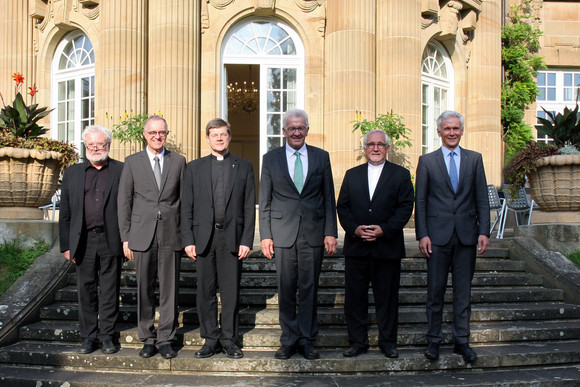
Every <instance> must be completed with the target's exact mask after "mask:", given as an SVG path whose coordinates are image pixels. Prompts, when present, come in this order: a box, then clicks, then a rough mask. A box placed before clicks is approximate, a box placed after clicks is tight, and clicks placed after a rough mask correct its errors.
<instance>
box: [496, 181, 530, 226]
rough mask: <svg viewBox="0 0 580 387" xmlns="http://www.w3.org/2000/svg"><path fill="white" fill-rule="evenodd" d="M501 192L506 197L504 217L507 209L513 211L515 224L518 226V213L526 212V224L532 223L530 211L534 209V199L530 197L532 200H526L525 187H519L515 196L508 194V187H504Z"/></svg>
mask: <svg viewBox="0 0 580 387" xmlns="http://www.w3.org/2000/svg"><path fill="white" fill-rule="evenodd" d="M503 192H504V194H505V197H506V211H505V215H504V218H505V217H507V214H508V213H509V211H512V212H513V213H514V218H515V219H516V225H517V226H519V225H520V221H519V217H518V215H519V214H525V213H527V214H528V222H527V223H528V226H529V225H530V224H532V213H533V211H534V205H535V202H534V199H532V201H531V202H530V201H529V200H528V195H527V194H526V189H525V188H520V190H519V191H518V194H517V196H515V197H514V196H512V195H511V194H510V190H509V188H508V187H505V189H503ZM504 223H505V219H504Z"/></svg>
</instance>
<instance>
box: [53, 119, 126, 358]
mask: <svg viewBox="0 0 580 387" xmlns="http://www.w3.org/2000/svg"><path fill="white" fill-rule="evenodd" d="M82 139H83V143H84V144H85V148H86V160H85V161H84V162H83V163H80V164H75V165H73V166H71V167H69V168H67V169H66V170H65V171H64V176H63V181H62V188H61V197H60V216H59V222H58V223H59V239H60V250H61V252H63V253H64V257H65V258H66V259H67V260H72V261H73V262H74V263H75V266H76V273H77V292H78V300H79V311H78V313H79V327H80V333H81V338H82V339H83V343H82V345H81V348H80V349H79V353H82V354H88V353H92V352H93V351H95V350H96V349H97V348H98V342H99V341H100V343H101V351H102V352H103V353H105V354H112V353H115V352H117V351H118V348H117V346H116V345H115V344H114V343H113V339H114V335H115V323H116V321H117V315H118V312H119V282H120V275H121V261H122V257H123V248H122V244H121V238H120V236H119V224H118V221H117V193H118V190H119V179H120V177H121V171H122V170H123V163H122V162H120V161H117V160H113V159H111V158H109V149H110V145H111V131H110V130H109V129H107V128H103V127H101V126H96V125H92V126H87V127H86V128H85V130H84V131H83V134H82ZM99 289H100V291H99Z"/></svg>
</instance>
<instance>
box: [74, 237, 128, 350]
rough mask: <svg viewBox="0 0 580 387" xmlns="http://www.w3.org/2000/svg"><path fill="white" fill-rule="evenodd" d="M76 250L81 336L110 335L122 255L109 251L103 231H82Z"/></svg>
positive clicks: (96, 336) (115, 310)
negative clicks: (77, 249)
mask: <svg viewBox="0 0 580 387" xmlns="http://www.w3.org/2000/svg"><path fill="white" fill-rule="evenodd" d="M79 250H80V251H79V252H81V254H77V255H78V257H80V259H79V258H76V259H75V261H76V273H77V290H78V300H79V326H80V333H81V337H82V338H83V339H93V340H95V339H97V338H98V339H100V340H103V339H107V338H109V339H110V338H112V337H113V335H114V334H115V323H116V322H117V316H118V314H119V287H120V275H121V257H120V256H118V255H113V253H111V250H110V249H109V247H108V244H107V238H106V235H105V233H104V232H101V233H93V232H88V233H87V232H86V231H84V232H83V236H82V237H81V246H80V249H79Z"/></svg>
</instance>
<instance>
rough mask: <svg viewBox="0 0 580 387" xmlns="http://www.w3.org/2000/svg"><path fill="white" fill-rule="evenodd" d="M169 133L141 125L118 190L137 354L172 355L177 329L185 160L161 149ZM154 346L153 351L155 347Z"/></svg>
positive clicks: (152, 121)
mask: <svg viewBox="0 0 580 387" xmlns="http://www.w3.org/2000/svg"><path fill="white" fill-rule="evenodd" d="M168 133H169V130H168V128H167V122H166V121H165V119H164V118H162V117H160V116H151V117H149V118H148V119H147V121H146V122H145V129H144V131H143V136H145V139H146V140H147V147H146V149H145V150H144V151H142V152H138V153H135V154H134V155H131V156H129V157H127V159H126V160H125V167H124V168H123V174H122V175H121V182H120V187H119V228H120V231H121V240H122V241H123V252H124V254H125V256H126V257H127V258H128V259H135V271H136V275H137V319H138V331H139V338H140V339H141V341H142V342H143V343H145V344H144V346H143V349H142V350H141V351H140V352H139V356H140V357H143V358H148V357H151V356H153V355H155V353H156V352H157V349H159V353H160V354H161V356H162V357H163V358H165V359H171V358H173V357H175V356H177V353H176V352H175V350H174V349H173V348H172V346H171V343H172V341H173V338H174V336H175V332H176V330H177V292H178V282H179V268H180V263H181V233H180V229H179V226H180V204H181V183H182V179H183V174H184V172H185V158H184V157H183V156H181V155H178V154H176V153H173V152H170V151H168V150H167V149H165V147H164V145H165V142H166V141H167V135H168ZM156 279H158V280H159V325H158V328H157V329H155V325H154V322H155V292H154V290H155V280H156ZM156 346H157V347H156Z"/></svg>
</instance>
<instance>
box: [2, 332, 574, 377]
mask: <svg viewBox="0 0 580 387" xmlns="http://www.w3.org/2000/svg"><path fill="white" fill-rule="evenodd" d="M578 348H580V341H578V340H570V341H565V342H562V341H558V342H552V341H547V342H532V343H517V344H502V345H490V346H474V349H475V351H476V352H477V354H478V359H477V362H476V364H475V365H472V366H470V367H472V368H476V369H481V370H484V369H492V370H493V369H496V368H497V367H498V366H501V367H531V366H540V365H541V366H543V367H546V366H558V365H563V364H570V363H572V364H573V363H576V364H578V363H580V351H578ZM77 350H78V345H68V344H54V343H25V342H20V343H17V344H13V345H9V346H6V347H3V348H0V362H1V363H5V364H7V365H11V364H21V365H31V366H36V367H39V366H43V367H62V366H66V367H67V368H68V369H85V368H90V369H100V370H110V371H129V372H143V371H145V372H150V371H155V372H160V373H167V372H171V373H186V374H192V373H212V374H221V375H228V374H238V373H242V372H243V373H246V374H254V375H275V374H279V375H284V374H335V373H341V374H345V373H385V372H388V373H411V372H421V373H425V372H433V371H438V370H445V371H446V372H449V371H450V370H460V371H461V370H465V367H466V365H465V364H464V362H463V359H462V358H461V356H459V355H456V354H453V347H452V346H447V345H446V346H442V348H441V357H440V359H439V360H437V361H434V362H433V361H429V360H427V359H426V358H425V356H424V355H423V352H424V350H425V347H424V346H421V347H404V348H401V349H400V351H399V352H400V356H399V358H398V359H387V358H385V357H384V356H383V355H382V354H381V353H380V352H379V351H377V350H376V349H375V348H372V349H371V351H369V352H368V353H366V354H363V355H361V356H359V357H357V358H355V359H351V358H345V357H343V356H342V350H324V351H321V358H320V359H319V360H315V361H307V360H305V359H303V358H302V357H301V356H299V355H294V356H293V357H292V358H291V359H289V360H277V359H275V358H274V351H245V356H244V357H243V358H242V359H239V360H231V359H228V358H227V357H226V356H225V355H224V354H219V355H216V356H213V357H211V358H209V359H196V358H195V357H194V353H195V350H193V349H191V350H190V349H184V350H181V351H179V356H178V357H176V358H174V359H171V360H166V359H163V358H161V357H160V356H159V355H157V356H155V357H152V358H149V359H141V358H140V357H139V356H138V351H139V349H138V348H122V349H121V350H120V351H119V352H118V353H116V354H114V355H104V354H102V353H100V351H96V352H94V353H92V354H89V355H79V354H77Z"/></svg>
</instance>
